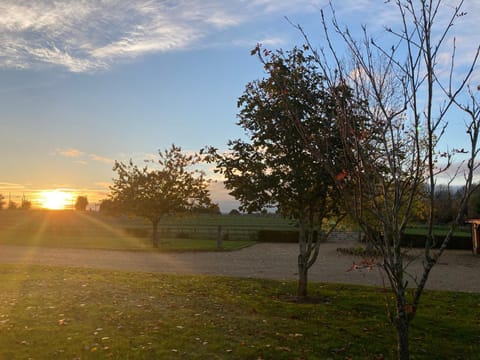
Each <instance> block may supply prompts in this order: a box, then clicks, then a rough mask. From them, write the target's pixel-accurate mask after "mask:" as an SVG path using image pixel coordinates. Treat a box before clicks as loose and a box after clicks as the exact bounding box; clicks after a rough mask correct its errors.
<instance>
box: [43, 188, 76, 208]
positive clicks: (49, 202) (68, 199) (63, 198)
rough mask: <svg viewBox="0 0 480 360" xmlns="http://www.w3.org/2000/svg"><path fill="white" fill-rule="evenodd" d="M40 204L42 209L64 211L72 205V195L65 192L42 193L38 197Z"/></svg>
mask: <svg viewBox="0 0 480 360" xmlns="http://www.w3.org/2000/svg"><path fill="white" fill-rule="evenodd" d="M39 198H40V199H39V200H40V204H41V206H42V207H43V208H44V209H49V210H64V209H66V208H69V207H70V206H71V203H72V199H73V195H72V194H71V193H68V192H66V191H61V190H53V191H42V192H41V193H40V196H39Z"/></svg>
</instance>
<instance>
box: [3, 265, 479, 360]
mask: <svg viewBox="0 0 480 360" xmlns="http://www.w3.org/2000/svg"><path fill="white" fill-rule="evenodd" d="M294 289H295V284H294V283H293V282H275V281H266V280H248V279H234V278H224V277H210V276H166V275H159V274H144V273H127V272H112V271H100V270H88V269H72V268H60V267H40V266H35V267H20V266H0V334H1V336H0V358H2V359H27V358H35V359H51V358H61V359H80V358H81V359H103V358H129V359H183V358H185V359H327V358H330V359H392V358H394V348H395V338H394V334H393V331H392V328H391V327H390V325H389V324H388V322H387V320H386V314H385V305H384V303H383V301H384V297H385V296H388V294H385V293H382V290H380V289H378V290H374V289H372V288H367V287H358V286H345V285H323V284H312V286H311V288H310V292H311V294H312V296H313V299H314V300H315V301H314V302H313V303H310V304H309V303H303V304H302V303H296V302H295V301H293V297H292V294H294ZM424 300H425V301H424V303H423V306H422V311H421V313H420V314H419V316H418V317H417V319H416V320H415V322H414V324H413V326H412V334H411V335H412V336H411V339H412V352H413V354H414V356H412V359H474V358H477V357H476V356H478V353H479V352H480V331H479V330H480V312H479V310H478V307H479V306H480V295H478V294H475V295H474V294H464V293H448V292H428V293H427V294H426V296H425V299H424Z"/></svg>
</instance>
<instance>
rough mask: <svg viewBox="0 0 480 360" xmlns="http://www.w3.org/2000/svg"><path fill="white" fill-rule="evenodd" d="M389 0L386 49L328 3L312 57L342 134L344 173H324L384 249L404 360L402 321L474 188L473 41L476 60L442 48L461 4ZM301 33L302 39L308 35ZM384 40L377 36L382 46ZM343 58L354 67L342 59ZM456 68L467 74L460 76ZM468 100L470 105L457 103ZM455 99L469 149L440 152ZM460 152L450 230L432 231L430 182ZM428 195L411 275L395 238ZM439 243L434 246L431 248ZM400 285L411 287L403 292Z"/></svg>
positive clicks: (405, 326) (479, 123) (479, 117)
mask: <svg viewBox="0 0 480 360" xmlns="http://www.w3.org/2000/svg"><path fill="white" fill-rule="evenodd" d="M386 3H388V5H386V6H394V7H396V9H397V10H398V18H399V20H400V22H399V28H395V29H394V28H387V29H386V31H387V35H391V36H392V38H391V40H392V41H391V42H390V44H394V45H393V46H388V47H387V48H384V47H382V45H380V44H379V43H377V42H376V40H375V39H374V38H373V37H370V36H369V35H368V33H367V30H366V28H365V27H364V29H363V30H364V32H363V36H362V37H361V38H360V39H356V38H354V35H353V34H355V32H353V31H350V30H349V29H344V28H343V27H342V26H340V25H339V24H338V21H337V19H336V17H335V11H334V9H333V7H332V22H331V23H330V22H329V21H328V20H327V19H326V16H325V12H324V11H322V20H323V23H322V27H323V29H324V35H325V36H326V49H320V50H319V51H314V52H313V53H314V56H315V57H316V59H317V63H318V65H319V67H320V68H321V71H322V73H323V74H325V76H327V77H328V82H329V84H330V88H331V89H332V92H333V93H334V96H335V98H336V106H335V107H336V109H335V117H334V118H333V120H334V122H335V124H336V126H337V129H338V133H339V134H340V136H341V139H342V141H341V144H342V153H343V154H344V155H343V158H342V159H343V160H342V161H343V165H344V166H345V172H343V173H342V176H339V173H338V172H336V171H333V169H332V170H331V171H329V173H330V176H331V177H332V178H336V179H337V181H336V182H335V185H336V187H337V189H338V190H339V193H340V194H342V199H343V203H344V206H345V208H346V209H347V210H349V214H350V216H351V217H352V218H353V219H355V221H356V222H358V224H359V225H360V226H361V228H362V229H363V231H364V232H365V234H366V236H367V240H368V241H369V242H370V244H372V245H373V246H375V247H376V248H377V249H378V251H379V252H380V253H381V254H382V257H383V261H382V262H381V264H380V266H381V268H382V269H383V272H384V274H385V275H386V278H387V279H388V284H389V285H390V287H391V289H392V292H393V295H394V298H393V302H392V303H391V307H392V308H393V309H392V311H391V312H389V314H390V315H391V321H392V324H393V325H394V326H395V329H396V331H397V342H398V357H399V358H400V359H402V360H404V359H408V358H409V356H410V353H409V325H410V323H411V321H412V320H413V319H414V318H415V315H416V314H417V310H418V309H419V303H420V299H421V296H422V294H423V291H424V288H425V284H426V282H427V280H428V277H429V274H430V272H431V270H432V269H433V267H434V266H435V265H436V264H437V263H438V261H439V259H440V257H441V255H442V254H443V252H444V250H445V249H446V247H447V244H448V242H449V241H450V239H451V237H452V233H453V231H454V230H455V228H456V226H457V225H458V224H459V223H460V221H461V219H462V217H463V214H464V210H465V207H466V205H467V203H468V199H469V197H470V195H471V194H472V192H473V190H474V189H475V186H474V185H473V181H472V180H473V173H474V170H475V169H476V168H477V166H478V165H477V162H476V156H477V154H478V151H479V145H478V136H479V130H480V114H479V112H478V109H479V107H478V104H479V102H478V99H477V98H476V97H475V96H474V95H473V92H472V91H469V92H468V93H469V94H470V97H468V96H466V97H465V96H464V94H465V93H466V91H465V90H469V88H468V81H469V79H470V77H471V74H472V72H473V70H474V69H475V64H476V61H477V59H478V56H479V50H480V47H479V46H478V44H475V45H474V46H475V48H474V49H473V54H474V55H473V63H472V64H471V66H470V67H468V66H464V62H463V61H462V68H460V67H456V66H455V65H456V63H455V41H453V42H452V44H453V48H450V49H446V48H445V45H447V39H449V37H450V31H451V30H452V29H453V28H454V24H455V25H456V23H457V22H459V21H461V18H462V17H463V16H465V13H464V12H462V10H461V8H462V4H463V1H459V2H458V6H455V7H454V6H451V4H450V2H447V1H443V0H422V1H413V0H405V1H403V0H402V1H401V0H396V1H386ZM446 13H448V14H447V15H446V17H443V15H445V14H446ZM440 16H442V18H440ZM330 25H332V26H333V29H334V32H335V36H340V38H341V39H343V41H344V44H345V45H346V47H347V48H348V49H349V51H350V55H351V58H350V59H349V61H348V62H346V61H343V60H342V59H339V57H338V53H340V51H338V49H337V48H336V47H335V46H334V42H333V39H332V36H334V35H333V34H332V33H331V32H330ZM298 28H299V29H300V31H302V33H303V30H302V29H301V27H300V26H299V27H298ZM303 34H305V33H303ZM305 39H306V40H307V43H308V42H309V41H308V37H307V36H305ZM385 41H386V39H382V43H385ZM335 44H338V42H335ZM444 53H449V54H452V56H451V57H450V60H451V64H450V65H449V66H447V71H445V68H441V66H442V63H443V60H442V59H441V58H442V56H443V54H444ZM332 60H333V62H334V63H335V65H333V67H332V65H331V64H332ZM348 63H351V64H352V67H347V66H346V65H345V64H348ZM461 70H465V71H464V72H463V74H462V71H461ZM348 92H350V94H348ZM346 95H349V96H346ZM466 98H467V99H469V101H470V103H468V104H462V101H463V99H466ZM358 99H360V100H362V101H365V104H366V106H365V107H364V108H363V109H362V111H363V112H364V113H365V115H366V116H367V117H368V118H369V119H371V124H370V125H368V126H367V127H366V128H363V129H362V128H359V127H358V123H357V121H356V120H355V118H353V117H352V116H350V115H351V114H352V108H355V103H356V102H357V101H358ZM352 103H353V105H352ZM455 105H457V106H458V108H459V109H461V110H463V111H464V112H465V113H466V114H467V115H468V120H467V121H466V125H467V126H466V129H465V133H466V138H467V139H468V143H469V147H468V149H466V150H465V149H457V150H452V149H451V150H450V151H449V150H447V151H442V149H441V148H440V141H441V139H442V137H443V136H444V135H445V134H446V133H447V130H448V129H447V127H448V123H449V121H448V120H449V118H448V114H449V111H450V110H451V109H452V108H453V107H455ZM363 130H367V132H364V131H363ZM373 133H376V137H375V138H373V137H372V134H373ZM304 139H305V146H306V148H307V149H310V150H311V151H312V152H314V153H315V154H316V156H317V158H318V159H319V160H324V161H325V162H326V163H327V164H330V165H332V162H329V161H328V160H329V159H328V156H325V155H324V154H323V151H322V149H323V148H324V147H325V146H326V142H325V141H324V139H321V138H311V137H310V138H309V137H304ZM459 153H461V154H462V156H464V157H465V158H466V161H465V166H464V167H459V168H457V169H456V170H455V169H453V170H454V171H453V173H455V174H460V175H463V177H464V185H465V186H464V187H463V189H462V195H461V197H460V200H459V205H458V207H457V209H456V212H455V214H454V216H453V221H452V225H451V228H450V231H449V232H448V234H447V235H446V236H445V237H440V236H438V235H436V234H434V229H433V224H434V222H435V208H436V202H437V200H438V198H437V197H436V186H437V184H438V183H439V182H440V179H439V177H440V175H442V174H445V171H446V170H447V169H449V168H451V167H452V164H453V160H452V159H453V156H454V155H455V154H459ZM327 168H328V167H327ZM425 187H426V191H425V190H424V189H425ZM425 192H426V195H427V197H426V199H427V201H426V206H427V207H428V215H427V223H428V234H427V235H426V237H425V249H424V252H423V254H422V255H421V258H422V259H421V261H422V262H423V271H421V272H420V273H418V274H412V273H411V272H410V269H411V268H410V267H409V265H410V261H409V260H408V259H406V258H405V251H404V249H402V247H401V244H402V238H403V234H404V231H405V227H406V226H407V224H408V222H409V221H410V219H411V218H412V215H413V213H414V212H413V209H414V205H415V200H416V199H418V198H419V196H423V194H424V193H425ZM436 244H440V247H439V248H438V249H437V248H435V245H436ZM407 286H408V287H412V286H413V287H414V288H413V289H412V290H409V291H407Z"/></svg>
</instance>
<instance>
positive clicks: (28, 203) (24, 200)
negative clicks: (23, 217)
mask: <svg viewBox="0 0 480 360" xmlns="http://www.w3.org/2000/svg"><path fill="white" fill-rule="evenodd" d="M31 207H32V202H31V201H30V200H28V199H27V198H26V197H25V195H23V196H22V202H21V203H20V210H30V209H31Z"/></svg>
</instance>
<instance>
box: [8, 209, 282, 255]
mask: <svg viewBox="0 0 480 360" xmlns="http://www.w3.org/2000/svg"><path fill="white" fill-rule="evenodd" d="M218 226H221V227H222V239H223V240H224V241H223V242H222V246H223V250H234V249H238V248H241V247H243V246H248V245H250V244H252V243H253V242H252V241H253V240H255V234H256V232H257V230H258V229H271V228H274V229H282V228H291V226H290V225H289V223H288V221H286V220H284V219H282V218H278V217H271V218H270V217H258V216H228V215H223V216H205V215H198V216H189V217H178V218H174V219H173V218H171V219H168V218H167V219H165V221H163V222H162V223H161V224H160V231H161V234H160V235H161V240H162V243H161V246H160V247H161V250H189V249H190V250H215V249H216V248H217V234H218ZM150 234H151V225H150V223H148V222H145V221H143V220H142V219H135V218H128V217H121V218H113V217H108V216H102V215H101V214H98V213H92V212H85V213H82V212H74V211H45V210H34V211H2V212H0V244H7V245H25V246H49V247H69V248H97V249H123V250H152V245H151V241H150V238H149V236H150Z"/></svg>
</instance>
